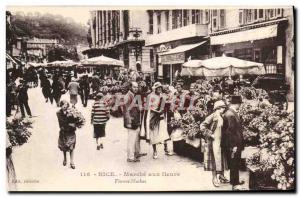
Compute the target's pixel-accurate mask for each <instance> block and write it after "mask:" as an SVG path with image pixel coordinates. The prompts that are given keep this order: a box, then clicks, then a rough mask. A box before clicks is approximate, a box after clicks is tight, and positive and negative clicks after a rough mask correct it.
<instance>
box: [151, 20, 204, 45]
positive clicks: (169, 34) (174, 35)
mask: <svg viewBox="0 0 300 197" xmlns="http://www.w3.org/2000/svg"><path fill="white" fill-rule="evenodd" d="M207 35H208V25H207V24H205V25H202V24H192V25H188V26H184V27H181V28H178V29H173V30H170V31H165V32H162V33H159V34H153V35H148V36H147V38H146V43H145V45H146V46H151V45H157V44H161V43H166V42H170V41H174V40H180V39H184V38H191V37H205V36H207Z"/></svg>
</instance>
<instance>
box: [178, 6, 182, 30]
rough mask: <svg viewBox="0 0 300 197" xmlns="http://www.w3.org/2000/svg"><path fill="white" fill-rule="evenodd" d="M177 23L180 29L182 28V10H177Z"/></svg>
mask: <svg viewBox="0 0 300 197" xmlns="http://www.w3.org/2000/svg"><path fill="white" fill-rule="evenodd" d="M177 23H178V25H177V26H178V27H182V10H177Z"/></svg>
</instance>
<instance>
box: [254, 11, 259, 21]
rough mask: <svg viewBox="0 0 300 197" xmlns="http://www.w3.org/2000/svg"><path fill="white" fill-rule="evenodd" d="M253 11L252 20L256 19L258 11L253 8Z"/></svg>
mask: <svg viewBox="0 0 300 197" xmlns="http://www.w3.org/2000/svg"><path fill="white" fill-rule="evenodd" d="M253 12H254V13H253V18H254V19H253V20H254V21H258V13H257V12H258V11H257V9H255V10H253Z"/></svg>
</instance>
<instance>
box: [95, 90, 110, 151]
mask: <svg viewBox="0 0 300 197" xmlns="http://www.w3.org/2000/svg"><path fill="white" fill-rule="evenodd" d="M102 98H103V94H102V93H98V94H97V95H96V100H95V103H94V105H93V107H92V115H91V124H93V125H94V138H96V143H97V150H100V148H102V149H103V142H102V140H103V138H104V137H105V126H106V122H107V121H108V120H109V107H108V104H107V103H106V102H105V101H104V99H102Z"/></svg>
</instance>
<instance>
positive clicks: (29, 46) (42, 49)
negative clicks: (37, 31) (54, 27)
mask: <svg viewBox="0 0 300 197" xmlns="http://www.w3.org/2000/svg"><path fill="white" fill-rule="evenodd" d="M58 44H59V42H58V40H57V39H44V38H35V37H34V38H32V39H28V40H27V41H26V49H25V50H26V60H27V61H28V62H42V61H43V60H44V59H45V58H46V57H47V54H48V52H49V50H50V49H52V48H53V47H55V46H58Z"/></svg>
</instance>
